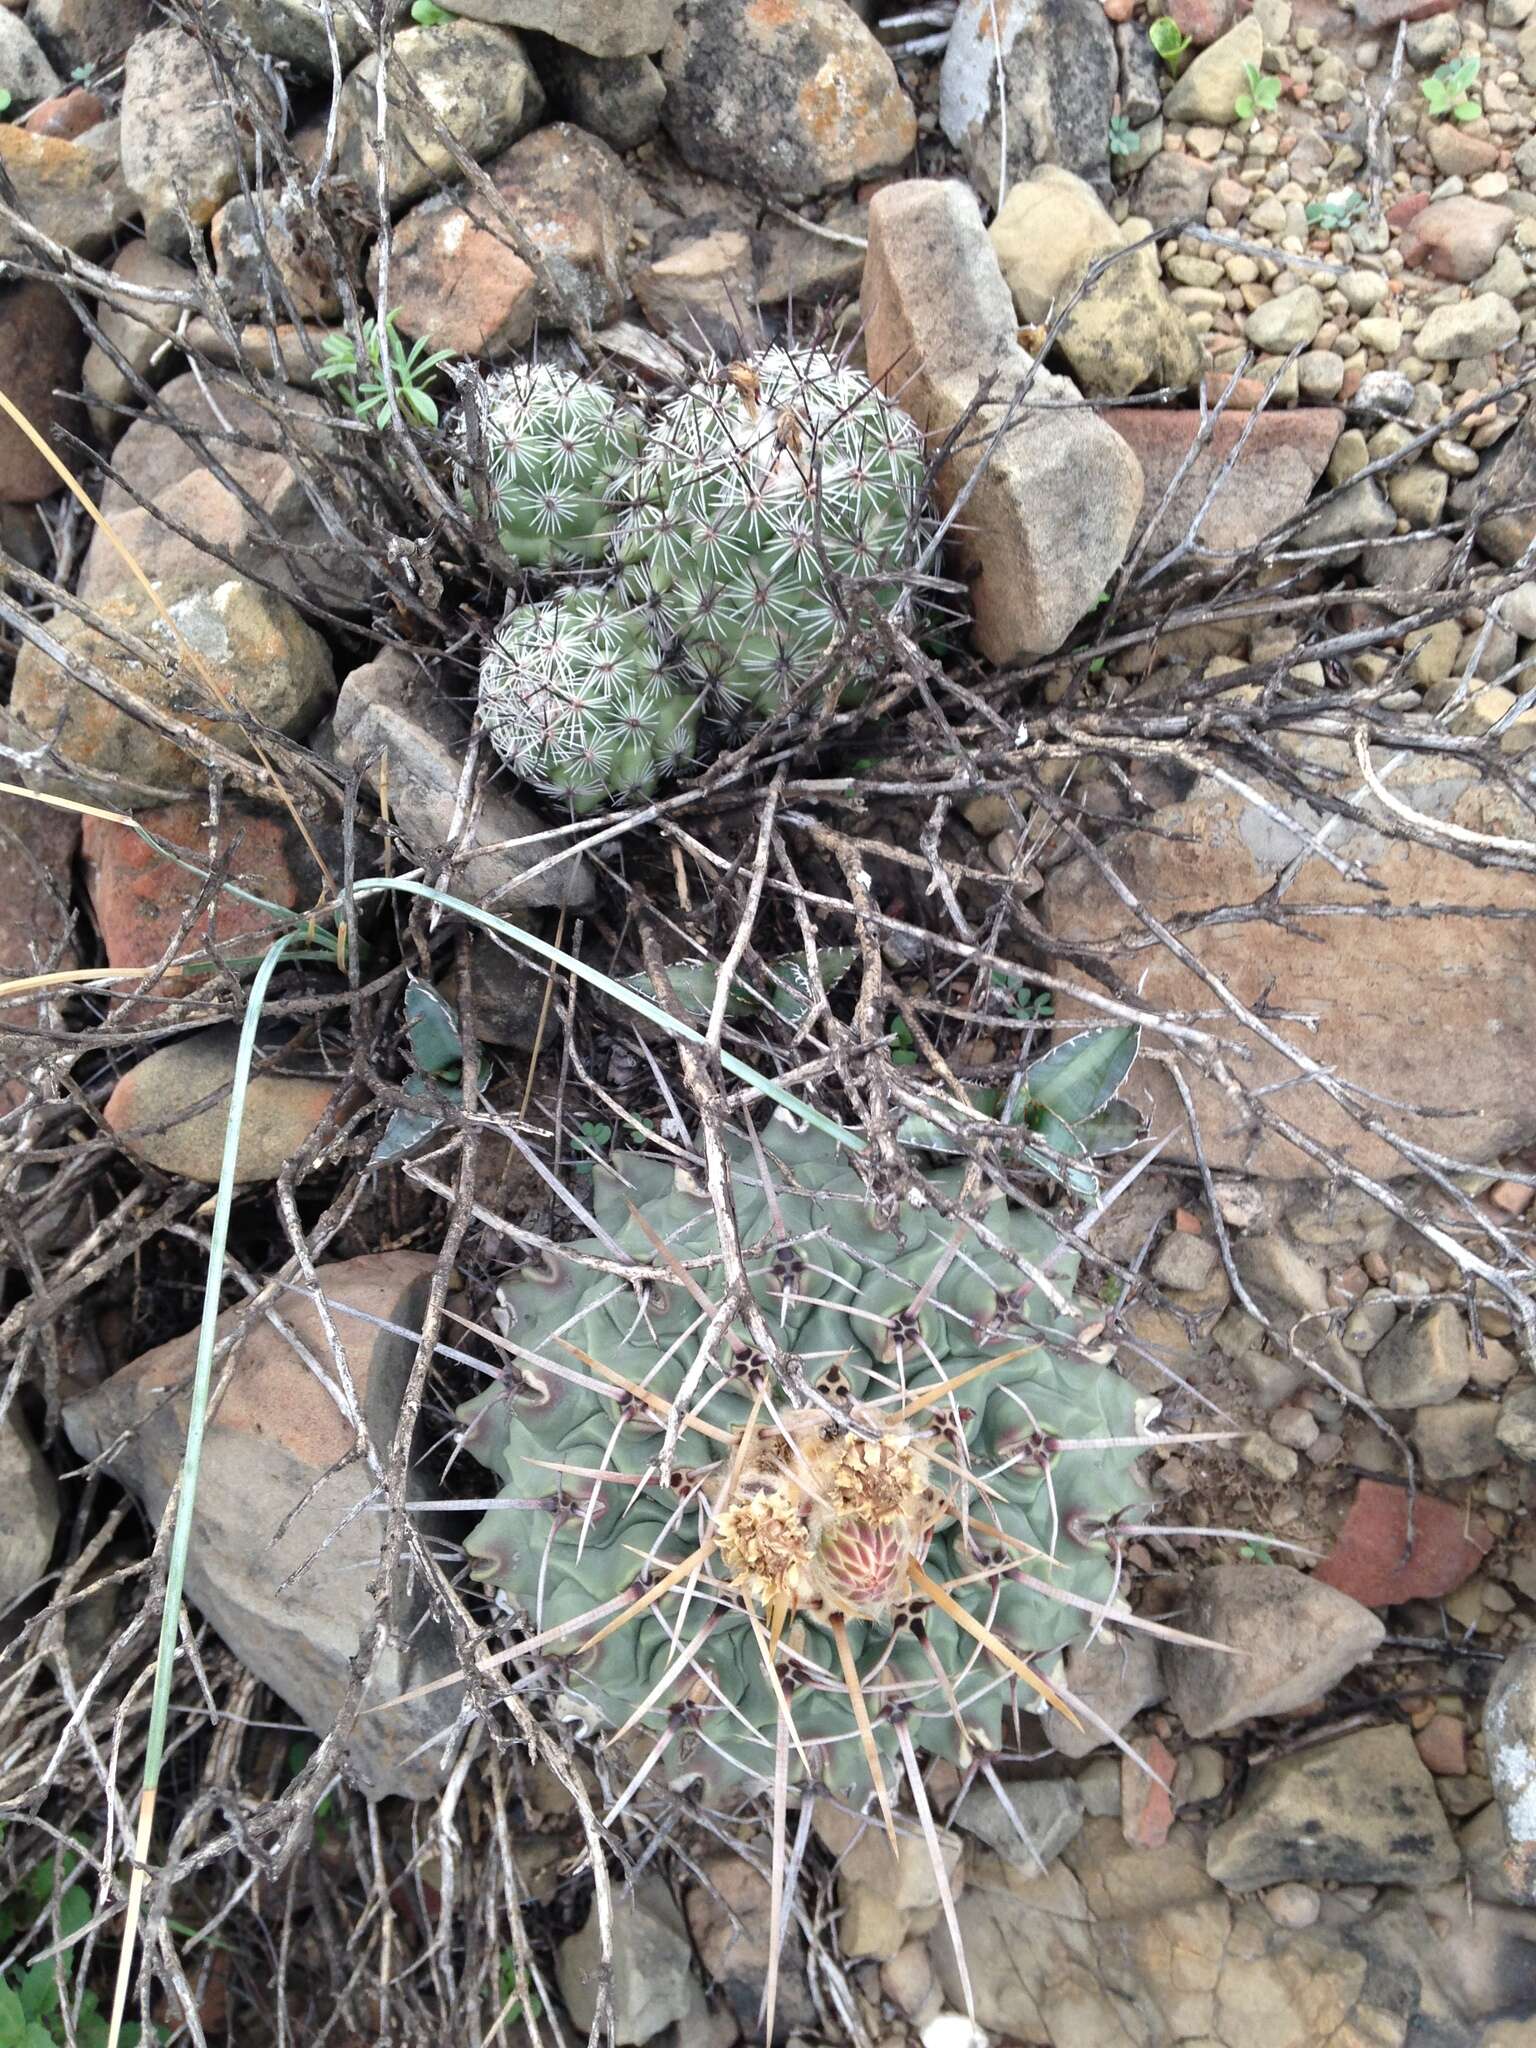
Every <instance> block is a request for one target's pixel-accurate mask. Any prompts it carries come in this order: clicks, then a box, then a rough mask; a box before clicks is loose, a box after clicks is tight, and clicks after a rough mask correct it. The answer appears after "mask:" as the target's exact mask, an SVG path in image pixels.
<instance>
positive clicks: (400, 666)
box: [336, 653, 593, 914]
mask: <svg viewBox="0 0 1536 2048" xmlns="http://www.w3.org/2000/svg"><path fill="white" fill-rule="evenodd" d="M465 741H466V735H465V733H464V731H463V728H462V726H461V725H460V723H459V721H458V719H457V716H456V714H455V713H454V711H453V709H452V706H451V705H449V704H448V702H447V700H446V699H445V698H443V697H442V696H441V695H439V694H438V693H437V692H436V691H435V690H434V689H433V688H432V686H431V685H430V684H428V683H427V682H425V681H424V679H423V678H421V677H420V676H419V675H418V674H417V671H416V669H415V666H414V664H413V663H412V662H411V661H410V660H409V658H408V657H406V656H403V655H398V654H389V653H386V654H384V655H381V656H380V657H379V658H378V659H377V660H376V661H371V662H367V663H365V664H364V666H363V667H361V668H355V669H353V671H352V673H351V674H350V675H349V676H348V677H347V679H346V682H345V683H344V684H343V686H342V691H341V697H340V700H339V701H338V703H337V706H336V751H337V754H338V756H339V757H340V759H341V760H342V761H343V762H345V763H346V765H347V766H348V767H361V768H362V769H363V772H364V778H365V780H366V781H367V782H368V783H369V785H370V786H371V787H372V788H374V789H375V790H377V789H378V787H379V773H380V764H381V762H382V761H383V760H385V759H387V761H388V788H389V808H390V815H391V817H393V818H394V820H395V821H396V823H397V824H398V825H399V827H400V829H401V831H403V832H404V833H405V835H406V837H407V839H408V840H409V841H410V842H411V845H412V847H413V848H414V849H415V850H416V851H417V853H418V854H420V855H425V854H427V853H428V852H429V850H432V851H435V850H437V849H441V848H443V847H444V846H445V845H446V844H447V842H448V840H449V837H450V835H451V834H452V832H453V827H454V816H455V811H456V806H457V801H458V790H459V781H460V777H461V774H462V771H463V765H464V747H465ZM544 831H545V825H544V821H543V819H541V818H540V817H538V816H537V815H536V813H534V812H533V811H531V810H529V809H528V807H527V805H526V804H523V803H521V802H519V800H518V799H517V798H516V797H514V796H512V795H511V794H510V793H509V792H508V790H507V789H506V787H505V784H504V783H502V782H495V783H492V784H491V785H490V786H489V787H488V788H487V790H486V792H485V796H484V801H483V802H482V804H481V806H480V810H479V815H478V819H477V822H476V828H475V839H474V841H473V842H472V843H474V844H477V845H484V846H491V845H495V846H497V848H498V850H497V851H496V852H495V853H485V854H471V855H470V856H469V858H468V859H466V860H465V861H464V863H463V864H462V866H460V867H458V868H456V869H455V874H456V876H457V880H456V883H455V886H456V887H457V888H458V889H459V890H460V891H461V892H463V893H465V894H467V895H469V896H470V897H472V898H473V899H474V900H475V901H477V902H479V903H482V904H484V905H485V906H486V908H488V909H491V910H496V911H499V912H501V913H503V914H510V913H513V912H515V911H516V910H518V909H520V908H521V909H531V908H535V907H538V906H540V905H547V904H558V903H565V904H566V905H567V906H568V907H569V908H571V909H572V910H577V909H584V908H585V907H586V906H587V905H588V904H590V903H591V901H592V900H593V885H592V877H591V872H590V870H589V869H588V867H587V866H586V863H585V862H584V861H581V860H565V861H562V862H561V863H560V864H559V865H558V866H556V867H553V868H550V869H548V870H546V872H545V873H544V874H542V875H540V876H539V877H537V879H536V880H534V881H532V882H524V880H523V876H524V874H525V873H526V871H527V870H528V869H529V868H532V867H535V866H537V865H538V864H539V863H541V862H542V861H544V860H545V859H547V858H548V856H549V852H550V842H549V841H548V840H547V839H539V843H538V844H536V845H530V846H528V847H527V848H521V847H518V846H517V845H515V844H512V845H502V844H501V842H502V841H513V842H515V841H517V840H520V839H529V840H531V839H535V838H538V835H541V834H542V833H543V832H544Z"/></svg>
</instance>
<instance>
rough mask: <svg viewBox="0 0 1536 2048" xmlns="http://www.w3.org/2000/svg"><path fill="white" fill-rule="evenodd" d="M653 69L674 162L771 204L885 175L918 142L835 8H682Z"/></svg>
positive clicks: (869, 47)
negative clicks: (772, 197)
mask: <svg viewBox="0 0 1536 2048" xmlns="http://www.w3.org/2000/svg"><path fill="white" fill-rule="evenodd" d="M661 70H662V76H663V78H664V79H665V80H666V87H667V98H666V103H665V105H664V107H663V109H662V123H663V125H664V127H665V128H666V131H667V133H668V134H669V135H670V136H671V138H672V140H673V142H674V143H676V145H677V148H678V151H679V153H680V154H681V155H682V157H683V158H684V160H685V161H686V162H688V163H689V164H691V165H692V166H693V168H694V169H695V170H698V171H704V172H706V173H707V174H708V175H709V176H711V177H715V178H724V179H726V180H728V181H730V182H732V183H736V184H742V185H749V186H751V187H753V188H762V187H766V189H767V190H768V191H770V192H773V193H776V194H777V195H778V196H779V197H780V198H781V199H790V200H801V199H809V198H813V197H814V196H815V195H816V194H817V193H819V192H830V191H833V190H836V189H837V188H839V187H841V186H845V185H852V184H856V183H857V182H858V181H859V180H860V179H863V178H869V177H874V176H876V175H878V174H879V173H880V172H882V171H889V170H894V169H895V168H896V167H897V166H898V165H899V164H900V163H901V162H902V161H903V160H904V159H905V158H906V157H907V156H908V155H909V154H910V152H911V149H912V146H913V143H914V142H915V141H916V139H917V116H916V113H915V112H914V110H913V106H912V102H911V101H910V100H909V99H908V98H907V96H906V94H905V93H904V92H903V91H902V89H901V85H900V82H899V81H898V79H897V77H896V67H895V65H894V64H893V63H892V62H891V60H890V58H889V57H888V56H887V55H886V53H885V51H884V50H883V49H882V48H881V46H880V44H879V43H877V42H876V41H875V38H874V36H873V35H872V34H871V33H870V31H869V30H868V29H867V28H866V27H865V26H864V24H863V22H862V21H860V20H859V18H858V16H857V15H856V14H855V13H853V11H852V10H851V8H849V7H847V6H846V5H845V4H844V0H796V4H795V5H794V6H793V7H788V8H782V7H773V8H768V7H761V6H759V5H757V4H756V0H681V6H680V9H679V13H678V17H677V22H676V25H675V26H674V28H673V30H672V34H671V35H670V37H669V38H668V40H667V46H666V49H665V50H664V51H663V53H662V59H661Z"/></svg>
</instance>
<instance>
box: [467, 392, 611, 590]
mask: <svg viewBox="0 0 1536 2048" xmlns="http://www.w3.org/2000/svg"><path fill="white" fill-rule="evenodd" d="M481 409H482V412H483V418H484V429H485V458H484V459H485V473H486V477H487V479H488V481H489V483H490V487H491V496H492V513H493V516H494V518H495V520H496V523H497V526H498V529H499V531H500V536H501V544H502V546H503V547H504V548H505V549H506V551H507V553H508V554H509V555H511V556H512V558H513V560H514V561H517V562H520V563H522V565H523V566H524V568H528V569H539V570H545V571H557V570H565V569H578V568H584V567H589V566H591V565H592V564H594V563H599V562H601V561H602V560H603V559H604V557H605V556H606V554H607V552H608V544H609V538H610V536H611V534H612V532H613V527H614V521H615V518H616V516H617V512H618V507H619V503H620V498H621V496H622V494H623V493H624V492H625V491H626V490H627V489H628V487H629V481H630V478H631V475H632V472H633V469H634V465H635V461H636V458H637V455H638V451H639V446H640V420H639V416H638V414H636V413H635V412H634V411H633V410H632V409H631V408H630V407H628V406H625V405H623V404H621V403H620V401H619V400H618V399H616V398H615V397H614V395H613V393H612V392H611V391H608V390H606V389H605V388H604V387H603V386H602V385H601V384H594V383H592V382H590V381H589V380H588V379H586V378H583V377H579V376H577V375H576V373H575V372H574V371H572V370H563V369H559V368H557V367H556V366H555V365H553V364H550V363H514V364H513V365H512V366H511V367H510V368H509V369H505V370H497V371H494V372H493V373H492V374H491V375H490V376H489V377H488V378H487V379H486V380H485V384H484V386H483V389H482V394H481ZM459 432H460V438H461V441H462V440H464V439H465V438H466V437H467V432H468V428H467V422H466V421H465V420H464V419H463V418H462V417H461V420H460V426H459Z"/></svg>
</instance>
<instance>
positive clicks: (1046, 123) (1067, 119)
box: [939, 0, 1119, 206]
mask: <svg viewBox="0 0 1536 2048" xmlns="http://www.w3.org/2000/svg"><path fill="white" fill-rule="evenodd" d="M1000 72H1001V85H1000V84H999V73H1000ZM1118 77H1119V66H1118V63H1117V60H1116V56H1115V44H1114V38H1113V36H1112V35H1111V33H1110V28H1109V22H1108V20H1107V19H1106V16H1105V12H1104V8H1103V6H1102V4H1101V0H1011V4H1010V5H1008V6H1006V7H999V8H997V9H996V12H995V19H994V10H993V7H992V0H960V5H959V7H958V8H957V10H956V13H955V19H954V25H953V27H952V28H951V29H950V32H949V41H948V43H947V44H946V46H945V50H944V66H943V69H942V71H941V72H940V74H939V119H940V121H941V122H942V124H943V127H944V133H945V134H946V135H947V136H948V137H949V139H950V141H951V142H952V143H953V144H954V146H955V147H956V149H958V150H959V152H960V154H961V156H962V157H963V158H964V160H965V166H966V169H967V170H968V171H969V172H970V174H971V179H972V182H973V183H974V184H975V186H976V189H977V190H978V191H979V192H980V193H981V195H982V197H983V198H984V199H985V200H986V201H987V203H988V204H989V205H991V206H996V205H997V203H998V198H999V186H998V174H999V170H1000V168H1002V169H1003V178H1004V182H1005V183H1006V184H1007V185H1009V186H1012V185H1015V184H1016V183H1017V182H1018V181H1019V179H1020V178H1025V177H1028V175H1029V173H1030V172H1031V171H1032V170H1034V169H1035V167H1036V165H1038V164H1054V165H1057V166H1059V167H1060V168H1061V169H1062V170H1064V171H1071V172H1075V173H1076V174H1077V176H1078V177H1080V178H1087V179H1088V180H1089V181H1090V183H1092V184H1093V185H1095V186H1097V187H1098V188H1100V189H1101V190H1102V191H1104V192H1105V193H1107V192H1108V191H1109V116H1110V109H1111V105H1112V102H1113V97H1114V92H1115V87H1116V83H1117V80H1118ZM1005 128H1006V134H1007V145H1008V161H1007V164H1006V167H1003V140H1004V130H1005Z"/></svg>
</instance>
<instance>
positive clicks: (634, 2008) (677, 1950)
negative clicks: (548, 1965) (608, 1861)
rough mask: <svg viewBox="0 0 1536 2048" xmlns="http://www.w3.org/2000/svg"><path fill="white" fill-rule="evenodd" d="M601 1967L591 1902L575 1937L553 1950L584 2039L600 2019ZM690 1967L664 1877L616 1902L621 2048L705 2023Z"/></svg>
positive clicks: (616, 2029)
mask: <svg viewBox="0 0 1536 2048" xmlns="http://www.w3.org/2000/svg"><path fill="white" fill-rule="evenodd" d="M602 1963H603V1952H602V1936H601V1930H600V1929H599V1927H598V1922H597V1907H596V1904H595V1903H594V1905H593V1907H592V1910H591V1912H590V1913H589V1914H588V1915H587V1919H586V1923H585V1925H584V1926H583V1927H582V1929H581V1931H580V1933H579V1934H570V1935H567V1936H566V1938H565V1940H564V1941H562V1942H561V1943H560V1946H559V1948H558V1949H557V1950H556V1951H555V1976H556V1978H557V1980H558V1981H559V1985H560V1996H561V1997H562V1998H563V1999H564V2001H565V2007H566V2011H567V2012H568V2013H569V2014H570V2016H571V2019H572V2021H573V2022H574V2024H575V2025H576V2026H577V2027H578V2028H579V2029H580V2030H581V2031H582V2032H583V2033H585V2032H586V2031H587V2030H588V2029H589V2028H590V2027H591V2025H592V2022H593V2020H594V2019H595V2018H596V2017H597V1994H598V1988H599V1985H600V1984H601V1981H602V1978H601V1971H602ZM692 1966H693V1950H692V1948H691V1947H690V1946H689V1942H688V1934H687V1930H686V1928H685V1927H684V1925H683V1916H682V1914H681V1913H680V1912H679V1911H678V1910H677V1906H676V1905H675V1903H674V1902H673V1898H672V1894H671V1893H670V1892H669V1891H668V1890H667V1887H666V1885H665V1883H664V1882H663V1881H662V1879H661V1878H659V1877H646V1878H642V1879H641V1881H640V1883H639V1884H638V1885H637V1886H636V1887H635V1889H634V1890H633V1891H630V1892H624V1893H622V1894H621V1895H620V1896H618V1897H616V1898H615V1899H614V1902H613V1953H612V1962H611V1968H612V1972H613V1977H612V1983H613V2039H614V2041H615V2042H616V2043H617V2044H618V2048H640V2044H641V2043H643V2042H646V2041H649V2040H651V2039H652V2038H653V2036H655V2035H657V2034H659V2033H660V2032H661V2031H662V2029H663V2028H664V2027H670V2026H673V2025H677V2026H687V2025H688V2024H689V2023H690V2022H695V2023H696V2022H697V2021H699V2020H700V2019H702V2018H703V2016H704V2013H705V2010H706V2008H705V2004H704V1991H703V1987H702V1985H700V1983H699V1982H698V1980H697V1978H696V1977H695V1976H694V1974H693V1967H692Z"/></svg>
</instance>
